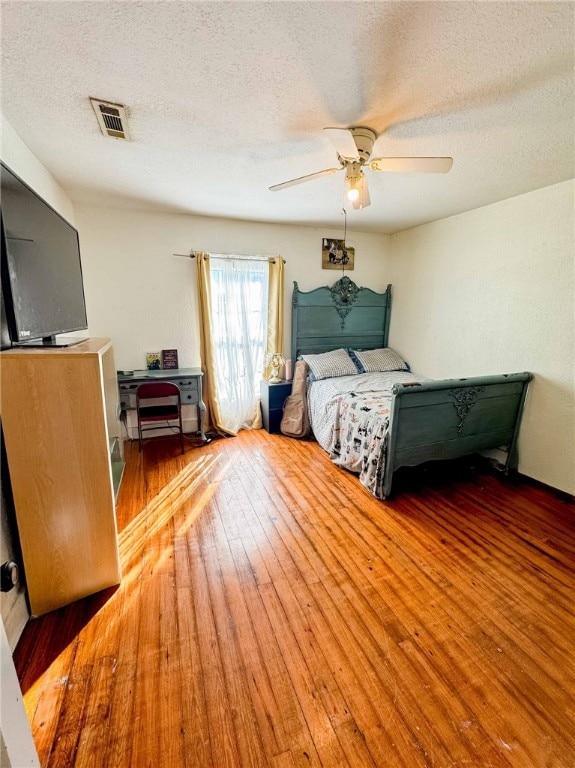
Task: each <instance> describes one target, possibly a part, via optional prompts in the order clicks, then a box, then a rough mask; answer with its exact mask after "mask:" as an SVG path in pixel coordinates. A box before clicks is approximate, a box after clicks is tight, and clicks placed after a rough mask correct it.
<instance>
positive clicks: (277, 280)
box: [196, 251, 284, 435]
mask: <svg viewBox="0 0 575 768" xmlns="http://www.w3.org/2000/svg"><path fill="white" fill-rule="evenodd" d="M209 259H210V257H209V254H208V253H205V252H203V251H196V268H197V282H198V308H199V315H200V318H199V321H200V322H199V325H200V354H201V360H202V369H203V371H204V376H203V398H204V402H205V405H206V424H207V428H213V429H215V430H217V431H218V432H220V433H222V434H225V435H233V434H234V433H233V432H230V431H229V430H228V429H226V428H225V427H224V426H223V423H222V416H221V409H220V403H219V400H218V394H217V390H216V387H215V381H216V372H215V360H214V355H213V352H212V350H213V339H212V306H211V288H210V260H209ZM283 317H284V262H283V259H281V258H280V257H276V258H275V259H270V263H269V282H268V323H267V334H266V353H267V352H283V334H284V322H283ZM264 373H266V374H268V373H269V368H268V369H266V371H264ZM261 427H262V419H261V412H260V409H259V408H258V411H257V416H256V418H255V419H254V422H253V424H252V427H251V428H252V429H260V428H261Z"/></svg>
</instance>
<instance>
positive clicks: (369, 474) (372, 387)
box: [308, 371, 418, 499]
mask: <svg viewBox="0 0 575 768" xmlns="http://www.w3.org/2000/svg"><path fill="white" fill-rule="evenodd" d="M417 380H418V379H417V378H416V377H414V375H413V374H412V373H409V372H405V371H401V372H400V371H393V372H389V373H363V374H357V375H355V376H339V377H338V378H334V379H323V380H321V381H314V382H311V383H310V385H309V389H308V405H309V413H310V421H311V425H312V429H313V432H314V435H315V437H316V439H317V441H318V443H319V444H320V445H321V446H322V448H324V450H326V451H327V452H328V453H329V455H330V458H331V460H332V461H333V462H334V463H335V464H337V465H338V466H340V467H344V468H345V469H348V470H350V472H355V473H356V474H358V475H359V480H360V482H361V484H362V485H364V486H365V487H366V488H367V489H368V490H369V491H370V493H372V494H373V495H374V496H375V497H376V498H378V499H381V498H383V475H384V470H385V458H386V455H387V450H386V449H387V437H388V428H389V414H390V408H391V399H392V393H391V389H392V387H393V385H394V384H397V383H404V382H408V381H417Z"/></svg>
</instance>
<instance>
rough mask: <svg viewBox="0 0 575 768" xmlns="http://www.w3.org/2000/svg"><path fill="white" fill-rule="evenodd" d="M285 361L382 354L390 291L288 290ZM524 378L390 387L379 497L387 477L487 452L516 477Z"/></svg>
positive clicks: (527, 376) (387, 489)
mask: <svg viewBox="0 0 575 768" xmlns="http://www.w3.org/2000/svg"><path fill="white" fill-rule="evenodd" d="M292 304H293V306H292V310H293V314H292V359H293V360H296V359H297V358H298V357H299V356H300V355H305V354H318V353H321V352H328V351H331V350H334V349H338V348H340V347H343V348H352V349H361V350H367V349H377V348H380V347H387V346H388V335H389V321H390V314H391V285H388V286H387V289H386V290H385V291H384V292H383V293H376V292H375V291H372V290H370V289H369V288H359V287H358V286H357V285H356V284H355V283H354V282H353V281H352V280H350V279H349V278H348V277H347V276H343V277H342V278H341V279H340V280H338V281H337V282H336V283H334V285H332V286H331V287H328V286H326V287H322V288H316V289H315V290H313V291H308V292H304V291H300V290H299V288H298V285H297V283H295V282H294V290H293V302H292ZM531 378H532V374H531V373H527V372H524V373H509V374H498V375H492V376H476V377H472V378H463V379H443V380H433V381H425V382H422V383H417V384H415V383H404V384H395V385H394V386H393V388H392V394H393V396H392V402H391V410H390V417H389V428H388V435H387V443H386V448H385V450H386V452H387V455H386V457H385V469H384V477H383V489H382V491H383V492H382V497H383V498H387V497H388V496H389V495H390V493H391V485H392V478H393V473H394V472H395V471H396V470H397V469H398V468H399V467H402V466H414V465H417V464H421V463H423V462H426V461H431V460H437V459H454V458H458V457H460V456H464V455H466V454H470V453H475V452H477V451H483V450H487V449H493V448H504V449H505V450H506V451H507V459H506V462H505V471H506V472H507V473H508V472H510V471H511V470H515V469H517V464H518V454H517V438H518V432H519V425H520V420H521V413H522V410H523V403H524V400H525V394H526V391H527V386H528V383H529V381H530V380H531Z"/></svg>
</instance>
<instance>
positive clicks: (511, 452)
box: [383, 373, 532, 498]
mask: <svg viewBox="0 0 575 768" xmlns="http://www.w3.org/2000/svg"><path fill="white" fill-rule="evenodd" d="M531 378H532V374H531V373H510V374H500V375H496V376H477V377H473V378H466V379H444V380H441V381H429V382H423V383H418V384H395V385H394V387H393V395H394V397H393V401H392V408H391V416H390V423H389V437H388V445H387V458H386V464H385V475H384V483H383V497H384V498H387V497H388V496H389V494H390V493H391V484H392V478H393V473H394V472H395V470H396V469H398V468H399V467H403V466H414V465H416V464H421V463H422V462H425V461H431V460H434V459H454V458H458V457H460V456H465V455H466V454H469V453H475V452H476V451H482V450H487V449H489V448H501V447H505V448H506V449H507V461H506V464H505V470H506V472H509V471H510V470H513V469H516V468H517V436H518V433H519V425H520V421H521V412H522V410H523V403H524V401H525V394H526V391H527V385H528V383H529V381H530V380H531Z"/></svg>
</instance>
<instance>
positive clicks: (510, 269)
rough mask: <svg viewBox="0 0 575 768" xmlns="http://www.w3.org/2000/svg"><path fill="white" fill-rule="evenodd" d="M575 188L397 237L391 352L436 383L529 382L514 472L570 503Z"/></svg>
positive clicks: (574, 470) (573, 488)
mask: <svg viewBox="0 0 575 768" xmlns="http://www.w3.org/2000/svg"><path fill="white" fill-rule="evenodd" d="M573 190H574V188H573V182H571V181H568V182H563V183H561V184H557V185H554V186H551V187H546V188H544V189H539V190H537V191H535V192H530V193H528V194H525V195H521V196H519V197H515V198H512V199H510V200H505V201H503V202H499V203H495V204H493V205H489V206H486V207H484V208H480V209H477V210H475V211H470V212H468V213H464V214H461V215H459V216H453V217H451V218H449V219H443V220H441V221H436V222H433V223H431V224H426V225H424V226H421V227H417V228H415V229H411V230H408V231H405V232H402V233H399V234H397V235H394V236H393V237H392V268H391V272H390V273H389V274H390V277H391V282H393V286H394V294H393V311H392V319H391V328H390V344H391V345H392V346H394V347H395V348H396V349H398V350H399V351H400V352H401V353H402V354H403V355H404V357H405V358H406V359H407V360H408V361H409V362H410V363H411V365H412V367H413V368H414V369H415V370H416V371H421V372H422V373H424V374H426V375H428V376H430V377H433V378H445V377H452V376H457V377H459V376H472V375H482V374H490V373H506V372H508V373H510V372H515V371H524V370H528V371H532V372H533V373H534V374H535V379H534V381H533V382H532V384H531V386H530V390H529V393H528V397H527V402H526V407H525V414H524V419H523V424H522V428H521V435H520V444H519V451H520V464H519V469H520V471H521V472H523V473H524V474H526V475H529V476H530V477H533V478H535V479H537V480H540V481H542V482H544V483H547V484H549V485H551V486H554V487H556V488H560V489H562V490H564V491H567V492H569V493H571V494H573V493H575V335H574V325H575V303H574V302H575V298H574V297H575V292H574V243H575V235H574V215H575V214H574V199H573Z"/></svg>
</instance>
